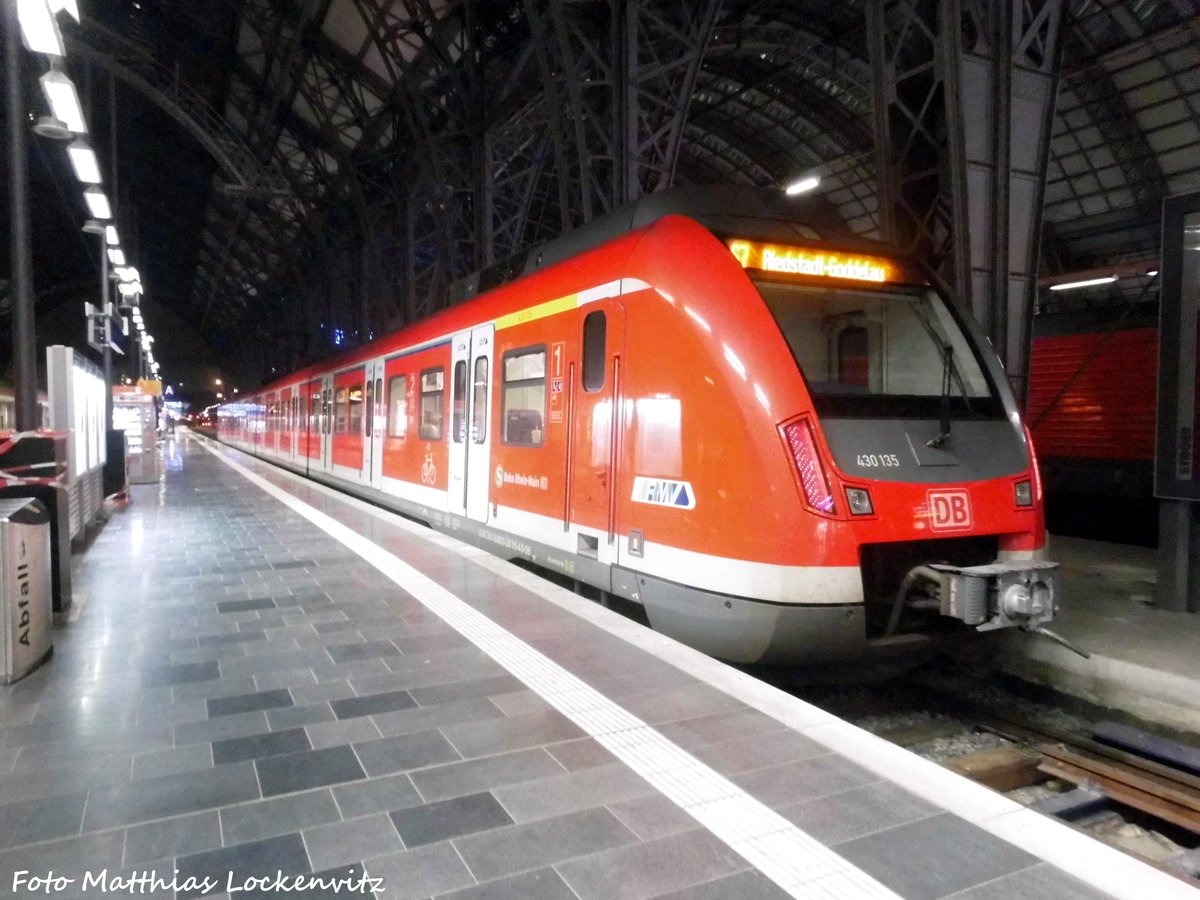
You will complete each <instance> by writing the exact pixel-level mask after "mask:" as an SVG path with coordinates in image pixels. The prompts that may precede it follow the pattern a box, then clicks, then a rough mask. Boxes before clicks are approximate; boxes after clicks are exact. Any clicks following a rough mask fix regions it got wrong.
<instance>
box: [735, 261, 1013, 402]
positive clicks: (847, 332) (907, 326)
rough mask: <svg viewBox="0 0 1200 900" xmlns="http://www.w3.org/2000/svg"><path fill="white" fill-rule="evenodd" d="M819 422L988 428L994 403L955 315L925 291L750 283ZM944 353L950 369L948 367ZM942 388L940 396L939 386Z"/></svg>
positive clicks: (897, 287) (766, 279)
mask: <svg viewBox="0 0 1200 900" xmlns="http://www.w3.org/2000/svg"><path fill="white" fill-rule="evenodd" d="M752 280H753V281H754V284H755V287H757V288H758V291H759V293H760V294H761V296H762V298H763V301H764V302H765V303H766V306H767V309H768V310H770V312H771V315H772V316H773V317H774V319H775V323H776V324H777V325H778V326H779V330H780V331H781V332H782V333H783V337H784V340H786V341H787V344H788V347H789V349H790V350H791V351H792V356H793V357H794V358H795V360H796V363H797V364H798V365H799V367H800V371H801V373H802V374H803V376H804V379H805V381H806V383H807V384H808V389H809V393H810V395H811V396H812V399H813V405H814V406H815V407H816V410H817V412H818V413H819V414H821V415H823V416H830V417H839V418H885V417H886V418H893V417H900V418H912V419H929V418H938V417H939V416H943V415H945V414H947V413H948V415H949V417H950V418H953V419H996V418H1002V417H1003V416H1004V407H1003V403H1002V402H1001V400H1000V396H999V394H998V392H997V391H996V387H995V385H994V384H993V383H992V379H991V377H990V376H989V374H988V371H987V367H986V366H985V365H984V364H983V361H982V359H981V358H980V356H979V350H978V348H977V347H976V346H975V344H974V342H973V341H971V339H970V338H969V337H968V336H967V334H966V332H965V330H964V329H963V327H962V324H961V323H960V322H959V320H958V318H957V316H956V315H955V312H954V311H953V310H952V309H951V308H950V306H949V305H948V304H947V303H945V302H944V301H943V300H942V298H941V297H939V296H938V295H937V294H936V293H935V292H934V291H933V290H931V289H929V288H927V287H909V286H900V285H889V286H886V287H881V288H875V289H872V288H859V287H855V286H847V285H843V284H840V283H839V284H837V285H828V284H812V283H807V282H805V283H797V282H795V281H783V280H776V279H773V278H769V277H755V278H753V279H752ZM947 349H948V350H949V351H950V353H949V359H950V362H949V364H948V363H947V361H946V360H947ZM947 383H949V392H948V393H947V391H946V384H947Z"/></svg>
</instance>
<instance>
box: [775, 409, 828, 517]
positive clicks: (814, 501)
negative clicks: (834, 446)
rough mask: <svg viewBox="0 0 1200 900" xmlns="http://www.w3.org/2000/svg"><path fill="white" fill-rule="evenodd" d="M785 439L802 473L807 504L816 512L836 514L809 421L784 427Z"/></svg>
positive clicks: (805, 420) (802, 420)
mask: <svg viewBox="0 0 1200 900" xmlns="http://www.w3.org/2000/svg"><path fill="white" fill-rule="evenodd" d="M783 437H784V439H785V440H786V441H787V445H788V449H789V450H791V451H792V459H793V460H795V462H796V470H797V471H798V472H799V473H800V484H801V486H802V487H803V488H804V499H805V502H806V503H808V505H809V506H810V507H811V508H812V509H813V510H815V511H816V512H822V513H833V512H835V506H834V502H833V492H832V491H831V490H830V489H829V478H828V476H826V474H825V467H824V466H822V465H821V457H820V456H819V455H818V453H817V443H816V441H815V440H814V439H813V433H812V428H811V427H810V426H809V424H808V420H807V419H797V420H796V421H794V422H789V423H788V424H786V425H784V426H783Z"/></svg>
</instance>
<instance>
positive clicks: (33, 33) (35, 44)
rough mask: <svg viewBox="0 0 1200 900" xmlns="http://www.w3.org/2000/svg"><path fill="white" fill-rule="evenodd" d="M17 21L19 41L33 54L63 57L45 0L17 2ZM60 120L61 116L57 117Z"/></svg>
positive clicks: (60, 41)
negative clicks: (19, 33) (19, 26)
mask: <svg viewBox="0 0 1200 900" xmlns="http://www.w3.org/2000/svg"><path fill="white" fill-rule="evenodd" d="M17 19H18V21H20V23H21V39H22V40H23V41H24V42H25V46H26V47H28V48H29V49H30V50H32V51H33V52H34V53H45V54H47V55H49V56H63V55H65V54H66V50H65V49H63V39H62V35H61V34H60V33H59V31H58V23H57V22H56V21H54V14H53V13H52V12H51V11H50V7H49V6H47V5H46V0H17ZM59 118H60V119H61V118H62V116H59Z"/></svg>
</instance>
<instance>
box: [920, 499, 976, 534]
mask: <svg viewBox="0 0 1200 900" xmlns="http://www.w3.org/2000/svg"><path fill="white" fill-rule="evenodd" d="M926 496H927V497H928V499H929V518H930V520H931V523H932V525H933V530H934V531H962V530H963V529H966V528H970V527H971V525H972V522H971V495H970V494H968V493H967V492H966V491H930V492H929V493H928V494H927V495H926Z"/></svg>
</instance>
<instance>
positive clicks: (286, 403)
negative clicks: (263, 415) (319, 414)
mask: <svg viewBox="0 0 1200 900" xmlns="http://www.w3.org/2000/svg"><path fill="white" fill-rule="evenodd" d="M276 421H277V422H278V424H279V458H280V459H291V458H292V389H291V388H284V389H283V390H282V391H280V392H279V412H278V414H277V415H276Z"/></svg>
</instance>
